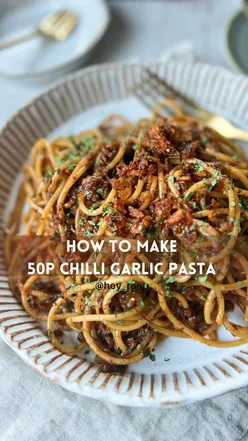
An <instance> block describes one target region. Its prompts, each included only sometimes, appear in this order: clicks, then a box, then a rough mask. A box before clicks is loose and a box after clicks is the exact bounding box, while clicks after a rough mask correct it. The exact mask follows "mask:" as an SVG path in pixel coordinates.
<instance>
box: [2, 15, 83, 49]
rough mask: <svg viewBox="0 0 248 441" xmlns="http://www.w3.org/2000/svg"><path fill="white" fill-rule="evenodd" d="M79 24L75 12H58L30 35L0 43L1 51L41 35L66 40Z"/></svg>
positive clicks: (46, 18) (44, 20)
mask: <svg viewBox="0 0 248 441" xmlns="http://www.w3.org/2000/svg"><path fill="white" fill-rule="evenodd" d="M77 23H78V17H77V15H76V14H74V13H73V12H70V11H67V10H65V9H64V10H61V11H58V12H56V13H55V14H52V15H49V16H47V17H45V18H44V19H43V20H42V22H41V23H40V24H39V26H38V28H37V29H34V30H33V31H32V32H30V33H29V34H25V35H21V36H20V37H18V38H15V39H13V40H9V41H2V42H0V50H2V49H7V48H9V47H11V46H15V45H16V44H20V43H22V42H23V41H27V40H30V39H31V38H33V37H35V36H37V35H39V34H41V35H44V36H45V37H48V38H51V39H54V40H59V41H62V40H65V39H66V38H67V37H68V36H69V34H70V33H71V32H72V31H73V29H75V27H76V26H77Z"/></svg>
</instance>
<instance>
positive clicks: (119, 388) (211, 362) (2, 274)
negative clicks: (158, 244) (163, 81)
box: [0, 62, 248, 407]
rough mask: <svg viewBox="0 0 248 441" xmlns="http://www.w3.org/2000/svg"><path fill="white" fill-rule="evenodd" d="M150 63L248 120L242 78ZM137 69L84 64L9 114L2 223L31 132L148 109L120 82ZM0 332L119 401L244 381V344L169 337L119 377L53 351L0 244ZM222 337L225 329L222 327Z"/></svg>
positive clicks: (247, 90)
mask: <svg viewBox="0 0 248 441" xmlns="http://www.w3.org/2000/svg"><path fill="white" fill-rule="evenodd" d="M151 67H152V68H154V69H155V70H156V71H157V72H158V73H159V74H160V75H164V76H166V78H167V80H168V82H169V83H171V84H173V85H174V86H175V87H176V88H178V89H180V90H181V91H183V92H184V93H186V94H187V95H188V96H189V97H191V98H194V99H195V100H196V101H197V102H198V103H201V104H202V105H203V106H205V107H207V108H209V109H213V110H216V111H217V112H219V113H222V114H224V115H228V116H229V117H230V118H231V119H232V120H233V121H234V122H236V123H239V124H240V125H241V126H243V127H244V128H245V127H246V128H247V127H248V111H247V110H248V79H246V78H245V77H242V76H235V75H233V74H231V73H229V72H227V71H225V70H222V69H220V68H215V67H210V66H207V65H204V64H194V65H190V64H185V62H184V63H170V64H163V63H154V64H151ZM140 73H141V65H132V64H121V65H120V64H117V65H103V66H98V67H92V68H88V69H85V70H83V71H81V72H79V73H77V74H76V75H73V76H70V77H69V78H67V79H65V80H64V82H63V83H61V84H59V85H57V86H55V87H54V88H53V89H51V90H49V91H48V92H47V93H45V94H43V95H41V96H40V97H38V98H37V99H35V100H34V101H33V102H31V103H30V104H29V105H27V106H26V107H25V108H23V109H22V110H20V111H19V112H18V113H16V114H15V115H14V116H13V117H12V119H11V120H10V121H9V122H8V123H7V124H6V126H5V127H4V129H3V130H2V132H1V134H0V164H1V165H0V167H1V181H0V209H1V219H2V220H1V225H2V224H3V221H4V220H3V219H4V218H5V217H6V210H7V208H9V205H10V200H11V194H12V193H13V186H14V183H15V181H16V176H17V175H18V174H19V172H20V169H21V165H22V163H23V162H24V161H25V159H26V157H27V155H28V152H29V150H30V149H31V146H32V145H33V143H34V142H35V140H36V139H37V138H39V137H42V136H48V137H50V138H52V137H53V136H56V135H58V134H59V135H63V134H64V135H68V134H72V133H76V132H79V131H81V130H82V129H83V128H88V127H91V126H95V125H96V124H97V123H98V122H99V121H101V120H102V119H103V118H104V117H105V116H107V115H108V114H109V113H110V112H119V113H121V114H122V115H124V116H126V117H127V118H130V119H132V120H137V119H138V118H140V117H142V116H145V115H147V110H146V109H145V108H143V106H142V105H141V104H139V103H138V102H137V101H136V99H135V98H128V97H127V96H126V89H127V88H129V87H131V86H132V85H133V84H134V82H135V81H139V78H140ZM233 314H234V316H235V313H233ZM236 318H237V317H234V319H235V320H236ZM0 334H1V336H2V337H3V339H4V340H5V342H6V343H7V344H9V345H10V346H11V347H12V348H13V349H14V350H15V351H16V352H17V353H18V355H19V356H20V357H21V358H22V359H23V360H24V361H25V362H26V363H27V364H29V365H30V366H31V367H32V368H34V369H36V370H37V371H38V372H40V373H41V374H43V375H44V376H45V377H46V378H48V379H49V380H51V381H55V382H57V383H58V384H60V385H62V386H64V387H65V388H67V389H69V390H71V391H74V392H77V393H80V394H83V395H87V396H90V397H95V398H98V399H102V400H108V401H111V402H114V403H118V404H122V405H127V406H150V407H152V406H175V405H177V404H182V403H183V404H185V403H189V402H193V401H196V400H201V399H204V398H208V397H213V396H216V395H219V394H221V393H224V392H227V391H230V390H232V389H236V388H239V387H241V386H245V385H247V384H248V345H245V346H243V347H237V348H227V349H217V348H210V347H207V346H204V345H201V344H200V343H198V342H194V341H191V340H188V339H182V340H181V339H176V338H170V339H167V340H165V341H164V342H163V343H161V344H160V345H158V347H157V348H156V350H155V354H156V361H155V362H152V361H151V360H149V359H144V360H143V361H141V362H139V363H137V364H135V365H133V366H130V367H129V368H128V370H127V372H126V373H125V374H124V375H123V376H118V375H117V376H116V375H114V374H104V373H101V372H100V369H99V366H97V364H95V363H94V361H93V360H94V357H92V354H89V355H84V356H83V359H80V358H79V357H78V356H73V357H71V356H67V355H63V354H61V353H59V352H58V351H57V350H56V349H54V348H53V347H52V345H51V343H50V342H49V340H48V339H47V337H46V336H45V334H44V333H43V332H42V330H41V328H40V327H39V324H38V323H37V322H36V321H35V320H34V319H32V318H31V317H30V316H28V314H27V313H26V312H25V311H24V310H23V308H22V306H21V305H19V304H18V303H17V301H16V299H15V297H14V296H13V294H12V293H11V292H10V290H9V286H8V279H7V274H6V270H5V267H4V259H3V249H2V245H1V244H0ZM222 337H223V338H224V339H226V338H228V337H229V336H227V335H226V334H225V332H223V335H222ZM164 359H169V360H168V361H165V360H164ZM10 373H11V366H10Z"/></svg>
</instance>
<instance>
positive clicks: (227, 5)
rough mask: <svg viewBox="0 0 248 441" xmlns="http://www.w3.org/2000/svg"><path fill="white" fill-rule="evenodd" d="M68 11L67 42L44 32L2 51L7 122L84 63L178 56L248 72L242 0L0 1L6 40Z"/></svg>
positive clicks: (0, 85) (0, 118)
mask: <svg viewBox="0 0 248 441" xmlns="http://www.w3.org/2000/svg"><path fill="white" fill-rule="evenodd" d="M61 9H68V10H71V11H72V12H74V13H75V15H76V16H77V18H78V24H77V26H76V28H75V29H74V30H73V31H72V33H71V34H70V35H69V36H68V37H67V39H66V40H65V41H63V42H57V41H54V40H52V39H49V38H47V37H44V36H41V35H40V36H36V37H34V38H33V39H30V40H29V41H26V42H23V43H21V44H19V45H18V46H15V47H12V48H9V49H2V50H1V48H0V90H1V103H2V105H1V107H0V126H2V125H3V124H4V122H5V121H6V119H7V118H8V117H9V116H10V115H11V114H12V113H13V112H14V111H15V110H17V109H18V108H19V107H20V106H22V105H23V104H24V103H25V102H27V101H28V100H29V99H30V98H32V97H33V96H35V95H37V94H39V93H40V92H42V91H43V90H44V89H46V88H47V87H48V86H50V85H51V84H52V83H54V82H55V81H58V80H60V79H62V77H63V76H64V75H66V74H67V73H68V72H73V71H75V70H77V69H80V68H82V67H84V66H89V65H93V64H98V63H108V62H119V61H125V60H133V61H135V60H143V61H146V60H151V59H156V58H160V57H170V56H172V55H173V56H176V57H179V58H180V57H181V56H184V57H186V58H187V59H188V60H193V59H194V60H200V61H203V62H207V63H210V64H215V65H221V66H223V67H226V68H228V69H232V70H234V69H235V70H239V71H241V70H242V66H241V67H240V65H238V64H242V60H241V61H240V57H242V54H241V55H240V54H237V53H235V51H236V46H238V48H239V49H238V50H240V48H241V49H242V47H243V46H242V45H244V51H243V52H245V53H246V49H245V48H246V41H247V39H246V36H248V31H247V29H248V18H246V15H245V13H244V9H243V4H242V1H241V0H106V1H104V0H70V1H67V0H33V1H30V0H29V1H28V0H26V1H25V0H0V41H1V42H6V41H8V40H9V39H12V38H16V37H19V36H20V35H23V34H25V33H26V32H30V31H32V30H33V29H34V28H36V27H37V26H38V25H39V23H40V21H41V20H42V19H43V18H44V17H45V16H47V15H49V14H52V13H54V12H56V11H58V10H61ZM246 25H247V26H246ZM242 26H243V28H242ZM241 28H242V30H241V32H240V29H241ZM246 32H247V34H246ZM237 41H238V44H237ZM240 41H241V42H240ZM235 57H236V59H235ZM75 60H76V62H75ZM244 64H245V63H244ZM244 70H245V66H243V71H244Z"/></svg>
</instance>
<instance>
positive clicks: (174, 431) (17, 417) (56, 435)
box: [0, 0, 248, 441]
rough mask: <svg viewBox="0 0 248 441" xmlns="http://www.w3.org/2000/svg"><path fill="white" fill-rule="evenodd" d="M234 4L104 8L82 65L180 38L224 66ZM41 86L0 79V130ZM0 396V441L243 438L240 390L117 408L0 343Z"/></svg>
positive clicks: (200, 0) (150, 54)
mask: <svg viewBox="0 0 248 441" xmlns="http://www.w3.org/2000/svg"><path fill="white" fill-rule="evenodd" d="M3 1H4V2H6V0H2V2H3ZM239 4H240V2H239V0H181V1H180V0H174V1H173V0H171V1H166V0H164V1H160V2H159V1H151V0H150V1H146V0H143V1H142V0H137V1H135V0H134V1H126V0H119V2H111V8H112V13H113V21H112V24H111V26H110V29H109V31H108V32H107V34H106V36H105V37H104V39H103V41H102V42H101V43H100V44H99V46H98V48H97V50H96V51H95V53H94V54H93V55H92V59H91V60H90V62H91V63H98V62H103V61H104V62H107V61H120V60H127V59H143V60H144V59H152V58H156V57H159V56H161V54H162V53H163V52H164V51H166V49H168V48H169V47H171V46H172V45H174V44H176V43H179V42H181V41H182V40H185V39H186V40H189V41H190V42H191V44H192V47H193V50H194V53H195V54H196V57H197V58H198V59H202V60H204V61H208V62H210V63H212V64H221V65H224V66H226V62H225V58H224V56H223V53H222V37H223V32H224V29H223V27H224V25H225V22H226V21H227V20H228V18H229V17H230V15H231V14H233V13H234V11H236V10H237V8H238V7H239ZM0 6H1V0H0ZM45 87H46V86H45V85H44V84H39V83H34V84H30V83H25V82H22V83H18V82H13V81H9V80H6V79H3V78H0V91H1V101H0V102H1V105H0V126H1V125H3V123H4V122H5V120H6V119H7V118H8V116H9V115H10V114H11V113H12V112H14V111H15V110H16V109H17V108H18V107H20V106H21V105H23V104H24V103H25V102H26V101H28V99H30V98H31V97H32V96H34V95H35V94H37V93H39V92H41V91H42V90H43V89H44V88H45ZM0 394H1V400H0V440H1V441H12V440H18V441H41V440H43V439H44V440H46V441H56V440H59V441H81V440H94V441H106V439H107V440H110V441H112V440H118V441H129V440H130V441H146V440H147V441H150V440H153V439H155V440H156V441H160V440H161V441H174V440H175V441H178V440H183V441H193V440H197V441H243V440H247V439H248V421H247V418H246V415H247V409H248V389H247V388H244V389H241V390H239V391H236V392H232V393H229V394H226V395H224V396H222V397H218V398H215V399H211V400H207V401H204V402H201V403H196V404H193V405H189V406H184V407H181V408H175V409H140V408H125V407H120V406H116V405H113V404H109V403H104V402H99V401H96V400H93V399H90V398H86V397H81V396H79V395H76V394H73V393H71V392H68V391H67V390H64V389H63V388H61V387H60V386H58V385H56V384H52V383H49V382H48V381H46V380H45V379H43V378H42V377H41V376H40V375H39V374H37V373H36V372H34V371H32V370H31V369H30V368H29V367H28V366H26V365H25V364H24V362H23V361H22V360H21V359H19V357H18V356H17V355H16V354H15V353H14V352H13V351H12V350H11V349H10V348H9V347H7V346H6V345H5V344H4V343H3V342H2V341H1V340H0Z"/></svg>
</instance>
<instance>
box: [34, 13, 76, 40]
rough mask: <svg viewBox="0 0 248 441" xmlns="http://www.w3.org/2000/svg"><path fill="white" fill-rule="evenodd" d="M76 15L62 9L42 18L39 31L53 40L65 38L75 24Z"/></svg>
mask: <svg viewBox="0 0 248 441" xmlns="http://www.w3.org/2000/svg"><path fill="white" fill-rule="evenodd" d="M77 21H78V19H77V16H76V15H75V14H73V13H72V12H69V11H66V10H62V11H59V12H58V13H57V14H54V15H53V16H49V17H46V18H44V20H42V22H41V23H40V26H39V31H40V32H41V33H42V34H44V35H45V36H47V37H50V38H54V39H55V40H65V39H66V38H67V36H68V35H69V34H70V33H71V32H72V31H73V29H74V28H75V27H76V25H77Z"/></svg>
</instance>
